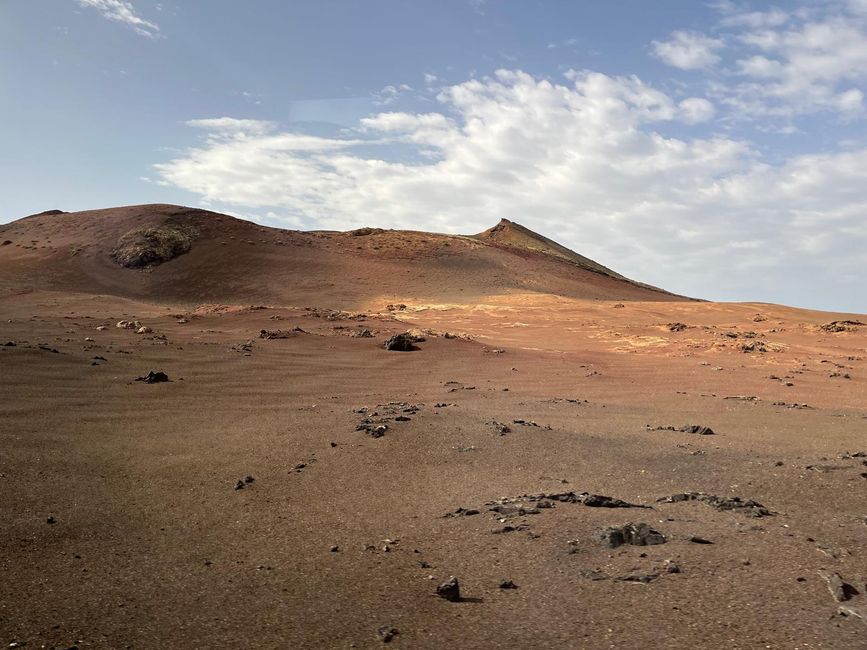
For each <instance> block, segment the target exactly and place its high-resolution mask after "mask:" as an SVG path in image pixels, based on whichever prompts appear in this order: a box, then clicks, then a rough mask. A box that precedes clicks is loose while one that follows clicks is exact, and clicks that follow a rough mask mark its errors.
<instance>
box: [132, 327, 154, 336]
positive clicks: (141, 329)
mask: <svg viewBox="0 0 867 650" xmlns="http://www.w3.org/2000/svg"><path fill="white" fill-rule="evenodd" d="M151 332H153V330H152V329H151V328H150V327H148V326H147V325H142V326H141V327H139V328H138V329H137V330H136V331H135V333H136V334H150V333H151Z"/></svg>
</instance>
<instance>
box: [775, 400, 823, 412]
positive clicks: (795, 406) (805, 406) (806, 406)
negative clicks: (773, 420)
mask: <svg viewBox="0 0 867 650" xmlns="http://www.w3.org/2000/svg"><path fill="white" fill-rule="evenodd" d="M772 406H782V407H784V408H787V409H810V410H815V408H816V407H815V406H810V405H809V404H798V403H793V404H789V403H788V402H774V403H773V404H772Z"/></svg>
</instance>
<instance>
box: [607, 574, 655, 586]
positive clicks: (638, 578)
mask: <svg viewBox="0 0 867 650" xmlns="http://www.w3.org/2000/svg"><path fill="white" fill-rule="evenodd" d="M658 577H659V574H658V573H630V574H628V575H625V576H617V577H616V578H614V579H615V580H617V581H619V582H637V583H640V584H645V585H646V584H648V583H649V582H653V581H654V580H656V579H657V578H658Z"/></svg>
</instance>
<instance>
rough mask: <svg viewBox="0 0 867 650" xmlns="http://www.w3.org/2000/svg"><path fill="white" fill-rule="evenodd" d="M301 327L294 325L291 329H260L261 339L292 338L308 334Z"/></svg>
mask: <svg viewBox="0 0 867 650" xmlns="http://www.w3.org/2000/svg"><path fill="white" fill-rule="evenodd" d="M306 333H307V332H305V331H304V330H303V329H301V328H300V327H293V328H292V329H291V330H259V338H260V339H268V340H272V339H290V338H293V337H295V336H298V335H299V334H306Z"/></svg>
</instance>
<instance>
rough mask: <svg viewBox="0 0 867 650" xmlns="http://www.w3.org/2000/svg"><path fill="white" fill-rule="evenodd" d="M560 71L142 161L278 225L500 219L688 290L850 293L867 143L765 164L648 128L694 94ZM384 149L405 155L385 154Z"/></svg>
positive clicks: (865, 238)
mask: <svg viewBox="0 0 867 650" xmlns="http://www.w3.org/2000/svg"><path fill="white" fill-rule="evenodd" d="M568 78H569V79H570V82H571V83H568V84H566V83H563V84H558V83H553V82H551V81H549V80H544V79H537V78H534V77H532V76H530V75H528V74H525V73H523V72H519V71H505V70H503V71H499V72H497V74H496V75H495V76H494V77H492V78H484V79H473V80H469V81H466V82H464V83H461V84H457V85H454V86H449V87H445V88H443V89H442V91H441V92H440V94H439V95H438V98H437V101H438V102H439V107H438V110H437V111H435V112H429V113H425V114H416V113H406V112H396V113H395V112H393V113H380V114H377V115H373V116H370V117H369V118H367V119H365V120H363V121H362V122H361V124H359V125H358V128H357V129H356V133H355V135H353V136H352V137H349V136H347V138H346V139H340V138H316V137H313V136H306V135H303V134H296V133H287V132H282V131H280V130H279V129H278V128H276V127H275V126H274V125H270V124H267V123H266V124H267V126H263V124H262V123H260V122H258V121H255V120H253V121H247V120H234V121H230V120H229V118H218V119H216V120H210V121H209V120H196V121H194V122H193V124H194V125H195V126H198V127H202V128H207V129H208V130H209V135H208V137H207V138H206V139H205V140H204V141H203V143H202V145H201V146H199V147H197V148H195V149H192V150H190V151H187V152H185V153H184V154H182V155H179V156H178V157H176V158H175V159H174V160H170V161H168V162H165V163H163V164H159V165H157V166H156V169H157V172H158V174H159V176H160V178H161V179H162V180H163V182H167V183H170V184H172V185H174V186H177V187H180V188H183V189H185V190H189V191H191V192H194V193H196V194H198V195H200V196H201V197H202V198H203V200H205V201H207V202H208V204H209V205H212V206H214V207H215V208H220V207H222V206H225V207H228V208H233V207H241V208H242V209H244V210H247V211H251V210H252V211H259V210H270V211H271V212H273V213H274V215H281V216H280V217H279V218H278V217H277V216H273V217H269V219H270V222H271V223H277V224H286V223H290V222H289V221H286V220H287V219H293V220H295V221H294V222H298V220H299V219H300V220H303V221H304V223H310V224H312V225H315V226H316V227H320V228H337V229H348V228H354V227H358V226H362V225H377V226H383V227H396V228H416V229H424V230H441V231H447V232H464V233H466V232H474V231H480V230H482V229H484V228H486V227H489V226H490V225H491V224H492V223H495V222H496V221H497V220H498V219H499V218H500V217H503V216H508V217H510V218H514V219H516V220H518V221H520V222H522V223H525V224H526V225H527V226H529V227H531V228H535V229H537V230H540V231H542V232H544V233H548V234H549V235H554V236H556V238H557V239H558V240H560V241H563V242H564V243H566V244H567V245H570V246H571V247H573V248H575V249H577V250H579V251H580V252H581V253H583V254H585V255H589V256H590V257H593V258H596V259H598V260H599V261H600V262H602V263H605V264H608V265H610V266H613V267H614V268H616V269H617V270H619V271H621V272H624V273H626V274H628V275H632V276H633V277H636V278H638V279H641V280H644V281H648V282H652V283H656V284H659V285H662V286H666V287H667V288H671V289H676V290H680V291H683V292H687V293H692V294H694V295H700V296H708V293H709V292H711V293H713V292H714V291H716V293H715V294H714V295H713V296H711V297H717V298H731V299H733V298H741V299H745V298H756V299H758V298H763V297H764V298H770V297H771V296H774V297H776V298H777V299H778V300H782V299H785V298H786V297H788V299H789V301H790V302H798V299H797V296H796V295H790V296H785V295H784V294H781V293H779V292H780V291H783V288H784V287H795V289H793V291H795V292H796V293H797V292H798V291H801V290H804V291H807V290H809V289H810V287H812V288H813V290H814V291H815V292H816V294H817V295H819V294H820V293H822V292H823V291H824V289H823V283H826V284H827V283H832V284H833V283H836V284H834V286H837V287H841V286H843V285H842V284H841V283H844V279H845V278H849V280H845V281H851V285H852V289H853V290H855V289H856V288H857V287H856V284H857V278H858V277H859V276H858V274H857V270H858V269H859V268H861V267H862V266H863V264H865V263H867V232H865V231H867V229H865V227H864V225H863V214H864V213H865V211H867V197H865V192H864V190H863V188H864V187H865V186H867V149H860V150H857V149H856V150H854V151H848V152H845V153H831V154H824V155H809V156H806V155H805V156H797V157H793V158H791V159H790V160H788V161H785V162H783V163H781V164H777V165H771V164H768V163H766V162H762V161H761V159H760V158H759V157H758V154H757V152H755V151H754V150H753V148H752V147H751V146H750V144H749V143H746V142H743V141H739V140H735V139H732V138H727V137H708V138H696V139H689V140H686V139H680V138H675V137H670V136H667V135H663V134H662V133H661V132H660V131H661V130H662V125H663V124H665V123H669V122H672V121H683V122H688V123H692V122H697V121H703V120H708V119H712V116H713V112H714V107H713V105H712V104H710V102H707V100H704V99H702V98H696V97H693V98H688V99H684V100H683V101H681V102H680V103H677V102H675V101H674V100H673V99H672V98H671V97H669V96H668V95H666V94H665V93H662V92H661V91H659V90H657V89H655V88H653V87H651V86H648V85H647V84H645V83H643V82H642V81H641V80H639V79H637V78H635V77H625V78H621V77H610V76H606V75H603V74H598V73H593V72H586V71H585V72H571V73H570V74H569V75H568ZM852 101H854V98H852ZM362 145H363V146H362ZM394 146H401V147H407V146H412V147H414V148H415V151H416V152H417V153H418V154H419V155H418V156H417V157H416V158H415V159H413V160H407V159H406V158H405V157H402V158H400V160H399V161H396V160H395V159H394V156H393V155H392V153H393V152H392V147H394ZM829 251H832V252H833V255H831V254H829ZM799 283H800V284H799ZM709 287H711V288H713V289H709ZM720 287H728V292H727V293H721V292H722V291H723V290H722V289H720ZM798 295H800V294H798ZM822 295H824V293H822ZM800 302H801V303H803V302H804V301H803V300H801V301H800Z"/></svg>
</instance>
